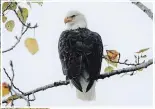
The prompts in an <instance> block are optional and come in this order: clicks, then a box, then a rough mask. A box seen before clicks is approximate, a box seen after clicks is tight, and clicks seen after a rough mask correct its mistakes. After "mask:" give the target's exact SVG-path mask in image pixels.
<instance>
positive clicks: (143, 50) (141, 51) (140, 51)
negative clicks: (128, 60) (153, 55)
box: [136, 48, 150, 53]
mask: <svg viewBox="0 0 155 109" xmlns="http://www.w3.org/2000/svg"><path fill="white" fill-rule="evenodd" d="M149 49H150V48H144V49H141V50H139V51H138V52H136V53H143V52H145V51H147V50H149Z"/></svg>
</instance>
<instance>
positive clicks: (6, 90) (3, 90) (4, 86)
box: [2, 82, 10, 96]
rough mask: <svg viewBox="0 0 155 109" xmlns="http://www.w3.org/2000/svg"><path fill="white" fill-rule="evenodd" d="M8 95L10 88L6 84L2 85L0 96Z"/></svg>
mask: <svg viewBox="0 0 155 109" xmlns="http://www.w3.org/2000/svg"><path fill="white" fill-rule="evenodd" d="M9 93H10V86H9V84H7V83H6V82H3V84H2V96H5V95H8V94H9Z"/></svg>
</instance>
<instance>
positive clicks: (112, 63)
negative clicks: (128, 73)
mask: <svg viewBox="0 0 155 109" xmlns="http://www.w3.org/2000/svg"><path fill="white" fill-rule="evenodd" d="M105 58H106V59H105V60H106V61H107V63H108V64H111V65H113V66H114V67H117V62H118V58H116V60H113V61H112V60H110V59H109V57H108V56H107V55H105Z"/></svg>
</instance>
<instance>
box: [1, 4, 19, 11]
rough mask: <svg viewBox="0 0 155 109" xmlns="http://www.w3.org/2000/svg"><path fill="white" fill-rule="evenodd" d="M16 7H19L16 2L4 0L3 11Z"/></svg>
mask: <svg viewBox="0 0 155 109" xmlns="http://www.w3.org/2000/svg"><path fill="white" fill-rule="evenodd" d="M10 3H11V4H10ZM16 8H17V4H16V3H15V2H4V3H3V6H2V11H4V10H6V9H8V10H15V9H16Z"/></svg>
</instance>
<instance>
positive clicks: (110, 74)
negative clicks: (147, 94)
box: [2, 59, 153, 103]
mask: <svg viewBox="0 0 155 109" xmlns="http://www.w3.org/2000/svg"><path fill="white" fill-rule="evenodd" d="M151 64H153V59H150V60H148V61H147V62H145V63H142V64H140V65H137V66H132V67H127V68H123V69H119V70H114V71H112V72H111V73H104V74H101V75H100V76H98V77H97V78H96V79H105V78H107V77H111V76H114V75H119V74H124V73H127V72H133V71H137V70H139V69H142V68H147V67H148V66H150V65H151ZM69 83H70V81H69V80H66V81H58V82H54V83H51V84H48V85H45V86H42V87H38V88H36V89H33V90H31V91H29V92H26V93H24V94H23V95H24V96H29V95H31V94H34V93H37V92H39V91H44V90H46V89H49V88H53V87H57V86H63V85H68V84H69ZM16 99H17V98H15V99H14V100H16ZM2 103H7V99H5V100H3V101H2Z"/></svg>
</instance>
